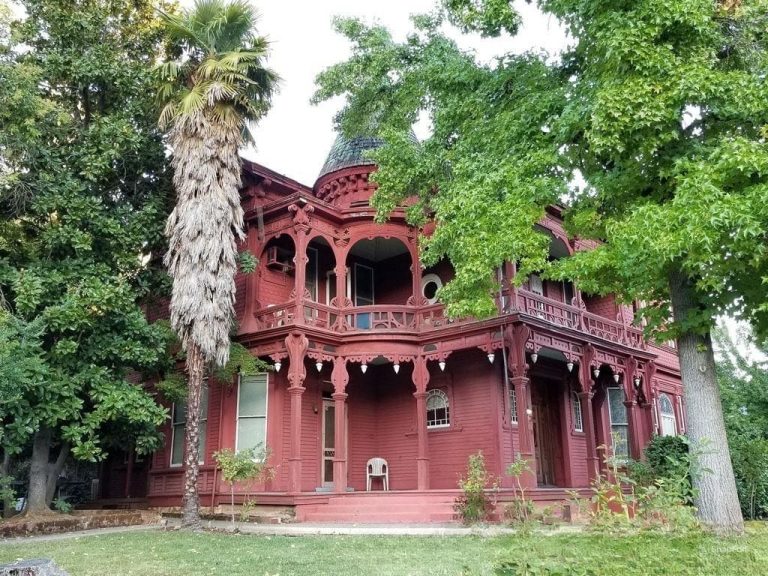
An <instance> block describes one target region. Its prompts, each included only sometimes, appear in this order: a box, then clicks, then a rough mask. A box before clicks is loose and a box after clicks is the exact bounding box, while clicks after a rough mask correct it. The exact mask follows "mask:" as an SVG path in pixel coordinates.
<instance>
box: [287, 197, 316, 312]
mask: <svg viewBox="0 0 768 576" xmlns="http://www.w3.org/2000/svg"><path fill="white" fill-rule="evenodd" d="M288 210H289V211H290V212H293V213H294V217H293V229H294V230H295V232H296V235H295V239H296V255H295V256H294V257H293V261H294V264H295V265H296V277H295V284H294V292H295V294H296V318H295V320H294V321H295V322H296V324H304V291H305V290H306V284H307V280H306V279H307V262H308V261H309V258H307V244H308V243H309V242H308V235H309V231H310V229H311V227H310V215H311V214H312V212H314V208H313V207H312V206H310V205H309V204H306V203H305V204H302V205H299V204H291V205H290V206H289V207H288Z"/></svg>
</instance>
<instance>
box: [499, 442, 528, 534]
mask: <svg viewBox="0 0 768 576" xmlns="http://www.w3.org/2000/svg"><path fill="white" fill-rule="evenodd" d="M532 472H533V471H532V470H531V464H530V462H529V461H528V460H527V459H525V458H523V457H522V456H521V455H520V454H518V455H517V456H516V457H515V461H514V462H512V463H511V464H510V465H509V466H507V476H511V477H512V478H514V479H515V485H514V487H513V500H512V502H510V503H509V504H507V505H506V506H505V507H504V518H505V520H507V521H508V522H510V523H512V524H524V523H527V522H528V521H529V520H530V519H531V516H532V514H533V501H532V500H529V499H528V498H526V497H525V487H524V486H523V481H522V477H523V475H524V474H529V473H532Z"/></svg>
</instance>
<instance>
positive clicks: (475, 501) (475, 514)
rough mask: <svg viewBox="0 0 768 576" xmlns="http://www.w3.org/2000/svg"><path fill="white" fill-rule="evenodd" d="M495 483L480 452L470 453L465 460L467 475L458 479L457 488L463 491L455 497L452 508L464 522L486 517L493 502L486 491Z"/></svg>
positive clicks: (479, 520) (481, 519)
mask: <svg viewBox="0 0 768 576" xmlns="http://www.w3.org/2000/svg"><path fill="white" fill-rule="evenodd" d="M489 487H491V488H495V487H496V483H495V482H494V478H493V476H492V475H491V474H489V473H488V470H487V469H486V467H485V457H484V456H483V453H482V452H478V453H477V454H471V455H470V456H469V460H468V462H467V475H466V477H464V478H460V479H459V488H461V490H462V491H463V492H464V493H463V494H462V495H461V496H459V497H458V498H457V499H456V503H455V504H454V506H453V509H454V510H455V511H456V514H457V516H458V517H459V518H461V520H462V522H464V523H465V524H474V523H476V522H482V521H485V520H487V519H488V517H489V516H490V514H491V512H492V511H493V502H492V501H491V499H490V498H489V497H488V494H487V493H486V489H487V488H489Z"/></svg>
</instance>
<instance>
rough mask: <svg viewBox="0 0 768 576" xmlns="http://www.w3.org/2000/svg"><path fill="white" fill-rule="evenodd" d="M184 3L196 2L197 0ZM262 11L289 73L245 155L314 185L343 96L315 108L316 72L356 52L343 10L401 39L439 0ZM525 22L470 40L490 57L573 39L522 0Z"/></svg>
mask: <svg viewBox="0 0 768 576" xmlns="http://www.w3.org/2000/svg"><path fill="white" fill-rule="evenodd" d="M183 4H185V5H191V4H192V0H184V1H183ZM254 4H255V5H256V6H257V7H258V9H259V11H260V12H261V21H260V23H259V26H258V32H259V33H260V34H262V35H265V36H267V37H268V38H269V39H270V41H271V42H272V54H271V57H270V59H269V66H270V67H272V68H273V69H274V70H275V71H276V72H277V73H278V74H279V75H280V76H281V77H282V79H283V81H282V83H281V89H280V93H279V94H277V95H276V96H275V98H274V104H273V107H272V110H271V111H270V112H269V114H268V115H267V116H266V117H265V118H264V119H262V121H261V122H260V123H259V124H258V125H257V126H256V127H255V129H254V136H255V139H256V143H257V144H256V150H255V151H247V152H246V153H245V154H244V155H245V156H246V157H247V158H250V159H252V160H255V161H256V162H259V163H260V164H263V165H265V166H267V167H268V168H270V169H272V170H274V171H276V172H278V173H281V174H284V175H286V176H288V177H290V178H293V179H295V180H298V181H299V182H302V183H303V184H307V185H309V186H311V185H313V184H314V182H315V179H316V177H317V175H318V173H319V172H320V168H321V167H322V164H323V162H324V161H325V157H326V155H327V154H328V151H329V150H330V147H331V144H332V143H333V139H334V138H335V134H334V132H333V116H334V114H335V112H336V111H337V110H338V109H339V108H340V107H341V105H342V102H341V100H337V101H335V102H326V103H324V104H321V105H319V106H313V105H311V104H310V103H309V99H310V97H311V96H312V93H313V92H314V90H315V84H314V80H315V76H316V75H317V74H318V73H319V72H320V71H322V70H323V69H324V68H326V67H328V66H330V65H332V64H334V63H336V62H340V61H342V60H344V59H346V57H348V56H349V45H348V43H347V41H346V40H345V39H344V38H342V37H341V36H340V35H338V34H336V33H335V32H334V31H333V30H332V27H331V19H332V18H333V16H335V15H343V16H358V17H361V18H364V19H365V20H366V21H369V22H372V21H374V20H376V21H378V22H380V23H381V24H384V25H385V26H386V27H387V28H389V29H390V30H391V31H392V33H393V34H394V35H395V37H396V38H404V37H405V35H406V33H407V32H408V31H409V30H411V29H412V27H411V25H410V21H409V16H410V14H414V13H424V12H429V11H430V10H431V9H432V8H433V6H434V5H435V0H388V1H384V2H382V1H381V0H254ZM515 4H516V5H517V8H518V10H520V12H521V13H522V14H523V18H524V28H523V29H522V30H521V32H520V33H519V34H518V35H517V36H516V37H515V38H509V37H506V38H501V39H496V40H485V39H481V38H479V37H473V38H470V39H468V40H464V41H462V46H463V47H465V48H467V49H473V50H476V52H477V54H478V56H479V57H480V58H482V59H488V58H491V57H492V56H493V55H494V54H501V53H505V52H511V51H514V52H523V51H526V50H531V49H534V50H539V49H546V50H548V51H549V52H550V53H551V52H557V51H559V49H560V48H561V47H562V46H563V45H564V42H565V37H564V34H563V32H562V30H561V29H560V28H559V27H558V25H557V23H556V22H555V21H554V20H553V19H551V18H549V17H545V16H544V15H542V14H541V13H539V12H538V10H537V9H536V8H535V7H533V6H531V5H529V4H527V3H525V2H521V1H516V2H515Z"/></svg>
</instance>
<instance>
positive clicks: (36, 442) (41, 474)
mask: <svg viewBox="0 0 768 576" xmlns="http://www.w3.org/2000/svg"><path fill="white" fill-rule="evenodd" d="M50 452H51V429H50V428H48V427H45V426H41V427H40V429H39V430H38V431H37V432H35V436H34V438H33V440H32V462H31V465H30V468H29V493H28V494H27V507H26V510H25V514H46V513H49V512H50V511H51V509H50V508H49V507H48V498H47V496H48V472H49V467H48V457H49V455H50Z"/></svg>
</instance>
